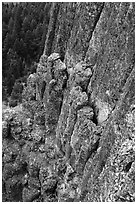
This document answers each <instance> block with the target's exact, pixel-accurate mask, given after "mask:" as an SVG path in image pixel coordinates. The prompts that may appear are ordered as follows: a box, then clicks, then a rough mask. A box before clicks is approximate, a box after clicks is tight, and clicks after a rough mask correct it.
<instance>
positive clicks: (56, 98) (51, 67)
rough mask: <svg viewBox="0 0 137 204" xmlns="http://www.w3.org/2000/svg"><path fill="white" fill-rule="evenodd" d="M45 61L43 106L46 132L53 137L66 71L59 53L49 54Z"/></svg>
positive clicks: (65, 80)
mask: <svg viewBox="0 0 137 204" xmlns="http://www.w3.org/2000/svg"><path fill="white" fill-rule="evenodd" d="M47 63H48V64H47V74H46V88H45V92H44V97H43V102H44V106H45V126H46V134H47V135H48V136H51V137H53V136H54V135H55V129H56V125H57V122H58V118H59V115H60V111H61V105H62V100H63V90H64V88H65V86H66V82H67V71H66V66H65V64H64V63H63V62H62V61H61V60H60V55H59V54H57V53H53V54H51V55H50V56H49V57H48V61H47Z"/></svg>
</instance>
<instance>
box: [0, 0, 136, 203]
mask: <svg viewBox="0 0 137 204" xmlns="http://www.w3.org/2000/svg"><path fill="white" fill-rule="evenodd" d="M134 7H135V5H134V3H95V2H93V3H52V6H51V16H50V21H49V26H48V32H47V37H46V42H45V49H44V52H43V55H42V56H41V58H40V61H39V64H38V67H37V72H36V73H34V74H32V75H30V76H29V78H28V82H27V87H25V88H24V93H23V94H24V100H23V104H22V109H20V110H17V109H16V110H14V109H13V110H10V111H9V110H8V111H5V112H4V114H3V201H24V202H25V201H37V202H38V201H44V202H46V201H61V202H64V201H86V202H87V201H89V202H93V201H100V202H105V201H134V199H135V187H134V184H135V182H134V179H135V175H134V174H135V169H134V168H135V167H134V166H135V151H134V146H135V142H134V139H135V138H134V136H135V130H134V129H135V127H134V126H135V125H134V119H135V116H134V114H135V105H134V103H135V76H134V75H135V70H134V69H135V68H134V64H135V56H134V55H135V48H134V44H135V16H134V15H135V8H134ZM7 147H8V148H7ZM15 188H16V189H18V191H17V192H16V193H15Z"/></svg>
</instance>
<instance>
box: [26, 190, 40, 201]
mask: <svg viewBox="0 0 137 204" xmlns="http://www.w3.org/2000/svg"><path fill="white" fill-rule="evenodd" d="M39 195H40V190H38V189H34V188H30V189H29V188H24V189H23V192H22V200H23V202H32V201H33V200H34V199H36V198H37V197H38V196H39Z"/></svg>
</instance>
